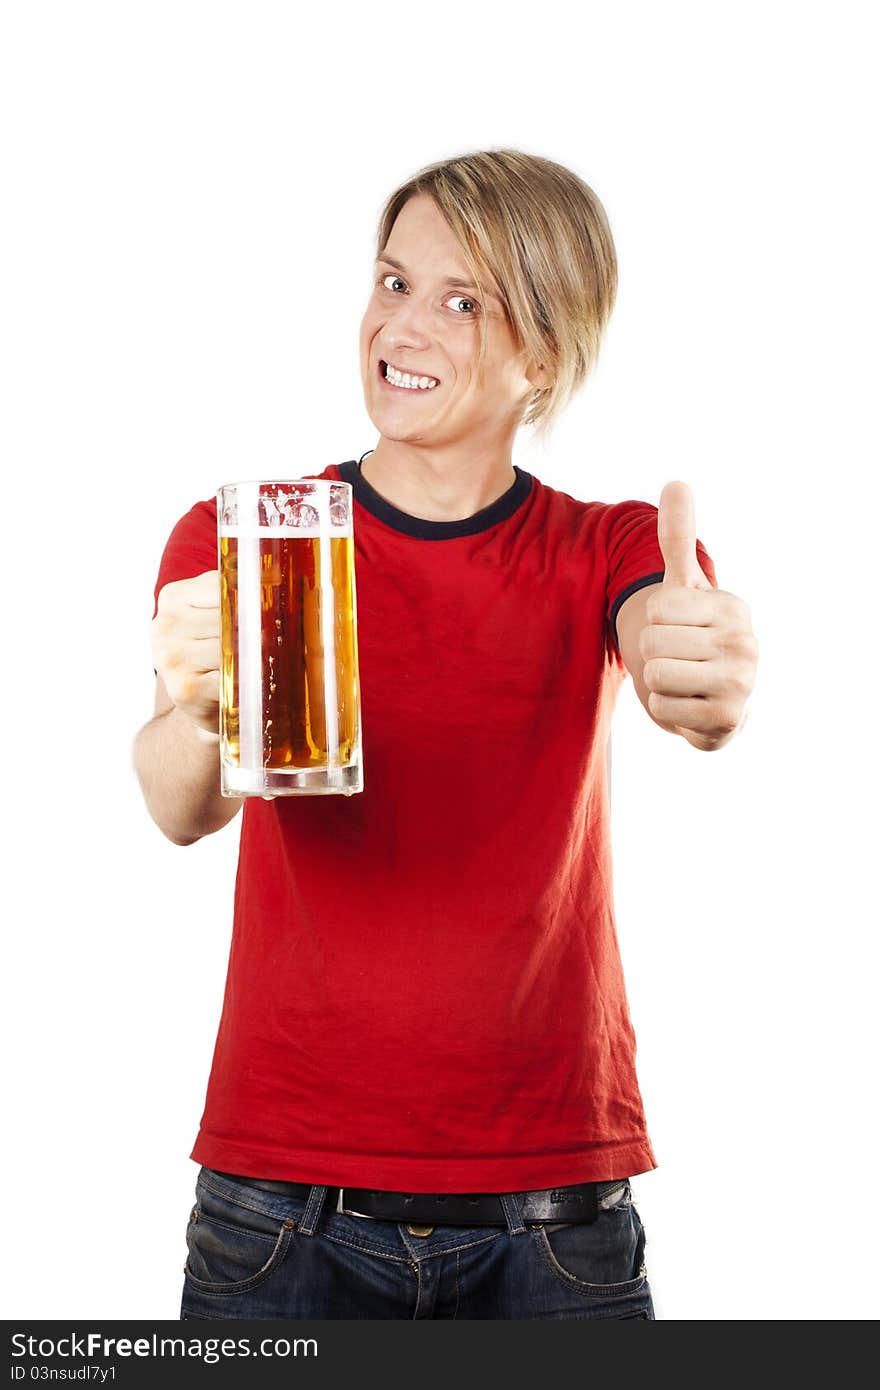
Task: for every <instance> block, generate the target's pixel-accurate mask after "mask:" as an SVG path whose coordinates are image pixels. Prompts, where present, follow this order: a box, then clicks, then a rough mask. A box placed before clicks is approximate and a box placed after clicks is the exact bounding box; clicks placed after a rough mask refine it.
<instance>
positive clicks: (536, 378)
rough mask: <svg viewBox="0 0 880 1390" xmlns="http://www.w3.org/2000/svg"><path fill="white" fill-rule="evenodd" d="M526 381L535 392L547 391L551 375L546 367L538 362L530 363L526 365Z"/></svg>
mask: <svg viewBox="0 0 880 1390" xmlns="http://www.w3.org/2000/svg"><path fill="white" fill-rule="evenodd" d="M525 374H526V380H527V381H529V382H531V385H532V389H533V390H545V389H546V388H547V387H548V386H549V385H550V373H549V372H548V371H547V368H546V367H543V366H541V365H540V363H538V362H533V361H530V362H528V363H527V364H526V369H525Z"/></svg>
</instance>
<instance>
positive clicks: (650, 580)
mask: <svg viewBox="0 0 880 1390" xmlns="http://www.w3.org/2000/svg"><path fill="white" fill-rule="evenodd" d="M665 572H666V571H665V570H660V572H659V574H646V575H645V577H644V578H643V579H636V580H634V582H633V583H632V584H627V586H626V588H625V589H624V590H623V592H622V593H620V594H618V595H617V598H616V599H615V600H614V603H613V604H612V605H611V616H610V622H611V631H612V632H613V634H614V645H615V647H616V648H617V650H618V651H620V643H619V641H618V640H617V615H618V613H619V612H620V605H621V604H622V603H626V600H627V599H628V598H630V597H631V596H632V595H633V594H635V593H637V592H638V590H639V589H644V588H646V587H647V585H648V584H660V583H662V581H663V576H664V574H665Z"/></svg>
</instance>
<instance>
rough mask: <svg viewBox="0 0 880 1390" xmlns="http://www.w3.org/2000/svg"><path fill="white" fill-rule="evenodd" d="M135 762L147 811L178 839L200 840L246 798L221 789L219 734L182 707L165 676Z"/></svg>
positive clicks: (176, 841) (159, 683) (136, 742)
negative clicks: (169, 688) (174, 698)
mask: <svg viewBox="0 0 880 1390" xmlns="http://www.w3.org/2000/svg"><path fill="white" fill-rule="evenodd" d="M133 763H134V770H135V772H136V774H137V778H138V781H139V782H140V786H141V791H142V792H143V797H144V801H145V802H146V806H147V810H148V811H149V813H150V815H151V816H152V818H153V820H154V821H155V822H156V824H157V825H158V827H159V829H160V830H161V831H162V833H163V835H165V836H167V838H168V839H169V840H171V842H172V844H175V845H192V844H195V842H196V840H200V839H202V837H203V836H205V835H212V834H213V833H214V832H215V831H216V830H221V829H222V828H223V826H224V825H226V824H227V822H228V821H230V820H232V817H233V816H234V815H235V814H236V813H237V812H238V811H239V810H240V809H241V806H242V798H241V797H229V796H223V795H222V794H221V792H220V749H219V743H218V740H217V737H216V735H214V734H211V733H208V732H206V731H205V730H204V729H200V728H199V727H198V725H196V724H195V723H193V721H192V719H190V718H189V717H188V716H187V715H185V714H184V713H183V712H182V711H181V710H179V709H178V708H177V706H176V705H175V704H174V701H173V700H172V699H171V697H170V695H169V694H168V691H167V689H166V687H165V683H164V681H163V680H162V677H161V676H159V675H157V676H156V709H155V713H154V715H153V718H152V719H151V720H150V722H149V723H148V724H145V725H144V726H143V728H142V729H141V730H140V731H139V732H138V734H137V735H136V737H135V740H134V750H133Z"/></svg>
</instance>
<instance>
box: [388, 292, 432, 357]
mask: <svg viewBox="0 0 880 1390" xmlns="http://www.w3.org/2000/svg"><path fill="white" fill-rule="evenodd" d="M401 300H402V302H401V303H399V304H395V305H394V306H393V308H392V311H391V312H390V314H389V316H388V323H387V336H388V338H389V340H390V341H391V342H392V343H393V342H397V343H411V344H413V346H417V347H428V346H429V345H430V342H431V333H430V321H431V308H430V305H428V304H426V303H424V302H423V301H422V300H419V299H416V298H415V296H412V297H411V298H407V299H403V297H402V296H401Z"/></svg>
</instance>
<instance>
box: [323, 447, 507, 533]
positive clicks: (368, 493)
mask: <svg viewBox="0 0 880 1390" xmlns="http://www.w3.org/2000/svg"><path fill="white" fill-rule="evenodd" d="M371 452H372V451H371V450H369V449H368V450H367V453H371ZM365 457H366V454H362V455H361V459H363V458H365ZM513 471H514V473H515V474H516V481H515V482H513V483H511V485H510V487H509V488H508V489H507V491H506V492H503V493H502V494H501V496H500V497H496V499H495V501H494V502H490V503H489V506H488V507H483V508H481V510H480V511H478V512H474V515H473V516H466V517H462V518H461V520H459V521H428V520H426V519H425V518H424V517H420V516H410V514H409V512H402V511H401V510H400V509H399V508H398V507H395V506H393V505H392V504H391V503H390V502H388V501H386V499H385V498H384V497H382V496H381V494H380V493H378V492H377V491H376V489H375V488H374V487H371V486H370V484H369V483H368V482H367V480H366V478H365V477H364V475H363V474H362V473H361V460H360V459H347V460H346V462H345V463H341V464H340V465H339V473H340V476H341V478H342V481H343V482H345V483H350V484H351V488H352V493H353V495H354V497H355V500H356V501H358V502H360V504H361V506H362V507H365V508H366V510H367V511H368V512H370V513H372V515H373V516H375V517H376V518H377V519H378V520H379V521H383V522H384V523H385V525H386V526H390V527H392V529H393V530H395V531H402V532H403V534H404V535H405V536H415V537H416V538H417V539H418V540H421V541H449V540H454V539H455V538H456V537H457V536H476V535H478V534H479V532H480V531H488V529H489V527H490V526H497V525H498V523H499V521H506V520H507V518H508V517H510V516H513V514H514V512H515V511H516V510H517V509H518V508H519V507H521V506H522V504H523V502H525V500H526V498H527V497H528V495H529V493H530V491H531V488H532V475H531V473H526V472H525V470H524V469H522V468H517V466H516V464H514V465H513Z"/></svg>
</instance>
